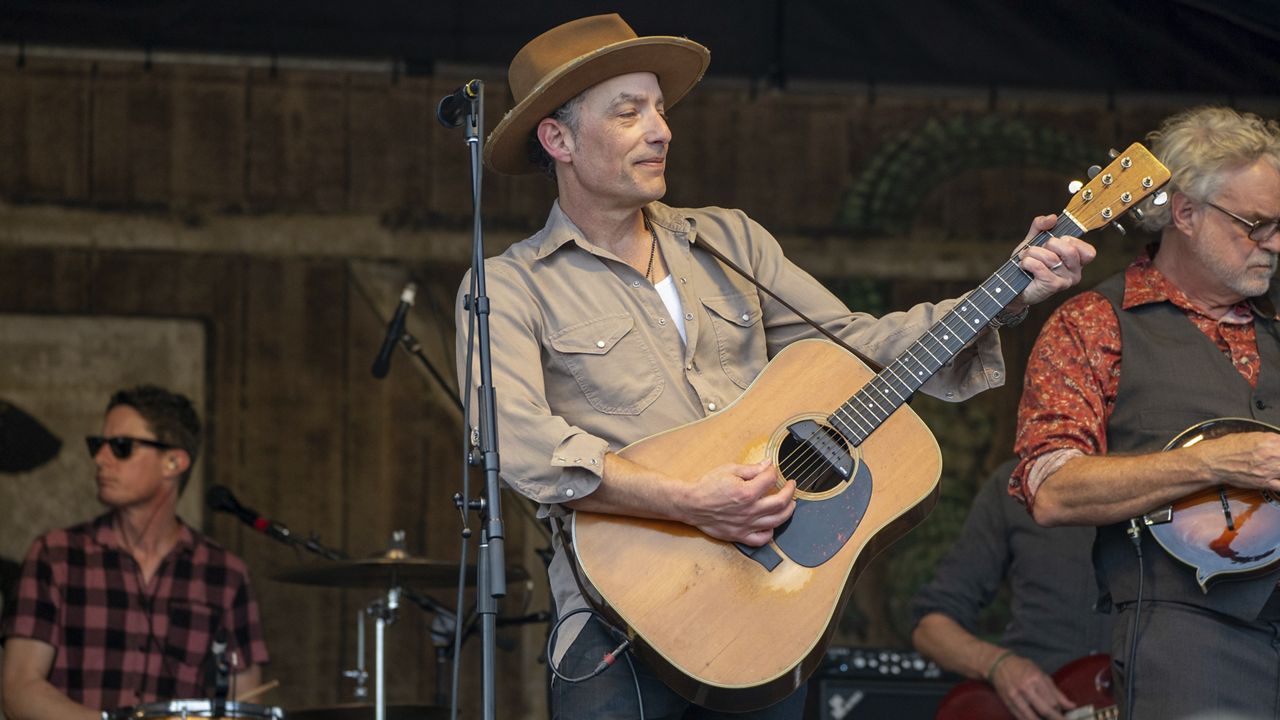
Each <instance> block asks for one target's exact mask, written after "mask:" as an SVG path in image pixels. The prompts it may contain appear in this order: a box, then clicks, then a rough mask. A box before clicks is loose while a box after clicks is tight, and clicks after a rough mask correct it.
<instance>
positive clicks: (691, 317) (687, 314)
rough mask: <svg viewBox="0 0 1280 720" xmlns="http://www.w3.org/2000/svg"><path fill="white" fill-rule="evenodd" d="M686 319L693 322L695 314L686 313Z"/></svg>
mask: <svg viewBox="0 0 1280 720" xmlns="http://www.w3.org/2000/svg"><path fill="white" fill-rule="evenodd" d="M684 319H685V320H692V319H693V313H685V314H684Z"/></svg>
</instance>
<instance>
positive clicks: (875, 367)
mask: <svg viewBox="0 0 1280 720" xmlns="http://www.w3.org/2000/svg"><path fill="white" fill-rule="evenodd" d="M690 242H692V243H693V244H695V245H697V246H699V247H701V248H702V249H703V250H706V251H707V253H708V254H710V255H711V257H713V258H715V259H717V260H719V261H720V262H721V263H723V264H724V265H725V267H727V268H729V269H730V270H732V271H734V272H736V273H738V274H739V275H741V276H742V277H744V278H746V279H747V281H748V282H750V283H751V284H752V285H755V286H756V287H757V288H760V290H761V291H762V292H764V294H765V295H768V296H769V297H771V298H773V299H774V300H777V301H778V302H779V303H782V306H783V307H785V308H786V309H788V310H790V311H791V312H793V313H795V314H796V317H798V318H800V319H801V320H803V321H805V322H806V323H808V324H809V327H811V328H813V329H814V330H817V331H818V332H820V333H822V334H823V335H824V336H826V338H827V339H828V340H830V341H831V342H833V343H835V344H836V345H839V346H840V347H842V348H844V349H845V350H848V351H849V353H850V354H852V355H853V356H854V357H856V358H858V359H859V360H861V361H862V362H863V363H865V364H866V366H867V367H869V368H871V372H875V373H878V372H880V371H881V370H883V369H884V366H883V365H881V364H880V363H878V362H876V361H875V360H872V359H871V358H869V357H867V356H866V355H863V354H862V353H860V352H858V351H857V350H855V349H854V348H853V347H852V346H851V345H849V343H846V342H845V341H843V340H841V339H840V338H838V337H836V336H835V334H833V333H832V332H831V331H829V330H827V329H826V328H824V327H822V326H821V325H819V324H818V323H816V322H814V321H813V320H810V319H809V317H808V316H807V315H805V314H804V313H802V312H800V311H799V310H797V309H795V308H794V307H792V305H791V303H789V302H787V301H786V300H783V299H782V298H780V297H778V296H777V295H776V294H774V292H773V291H772V290H770V289H769V288H767V287H765V286H764V285H762V284H761V283H760V281H758V280H756V279H755V278H753V277H751V276H750V275H748V274H747V271H745V270H743V269H742V268H740V267H738V266H737V265H736V264H735V263H734V262H733V261H732V260H730V259H729V258H727V257H725V256H724V255H723V254H722V253H721V252H720V251H719V250H717V249H715V248H714V247H712V246H711V245H710V244H709V243H708V242H707V241H706V240H703V239H702V238H698V237H696V236H695V237H694V238H693V239H692V240H691V241H690Z"/></svg>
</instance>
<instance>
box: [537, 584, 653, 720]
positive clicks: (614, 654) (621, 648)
mask: <svg viewBox="0 0 1280 720" xmlns="http://www.w3.org/2000/svg"><path fill="white" fill-rule="evenodd" d="M582 613H591V617H592V618H595V619H596V620H598V621H599V622H600V624H601V625H604V627H605V629H606V630H608V631H609V633H610V634H612V635H613V636H614V637H617V638H621V639H622V643H621V644H619V645H618V647H616V648H614V649H613V650H611V651H609V652H607V653H605V655H604V657H603V658H601V659H600V662H599V663H597V664H596V666H595V668H593V669H592V670H591V672H589V673H587V674H586V675H581V676H579V677H576V678H571V677H569V676H568V675H564V674H562V673H561V672H560V669H559V668H557V667H556V663H555V658H554V657H553V656H552V655H553V653H552V648H554V647H555V644H556V635H558V634H559V632H560V626H561V625H563V624H564V622H565V621H566V620H568V619H569V618H571V617H573V616H574V615H581V614H582ZM590 621H591V618H587V622H590ZM584 627H585V626H584ZM630 649H631V640H630V638H628V637H627V636H626V634H625V633H624V632H622V631H621V630H619V629H618V628H616V627H614V626H613V625H610V624H609V622H608V621H606V620H605V619H604V616H603V615H601V614H600V613H598V612H596V611H595V610H593V609H591V608H589V607H580V608H578V609H576V610H570V611H569V612H567V613H565V614H564V615H561V616H560V619H558V620H556V623H555V625H552V626H551V632H550V633H549V634H548V635H547V667H548V668H550V670H551V674H552V675H554V676H555V678H558V679H560V680H563V681H564V682H567V683H575V684H576V683H580V682H586V681H587V680H590V679H592V678H594V677H598V676H599V675H600V674H601V673H603V672H604V671H605V670H608V669H609V667H610V666H611V665H613V663H614V662H615V661H617V659H618V656H619V655H622V657H623V658H624V659H626V661H627V667H629V668H631V681H632V682H633V683H634V684H635V688H636V705H637V706H639V709H640V720H644V694H643V693H641V692H640V675H639V674H638V673H637V672H636V666H635V663H633V662H631V655H630V654H629V653H627V651H628V650H630ZM624 653H626V654H624Z"/></svg>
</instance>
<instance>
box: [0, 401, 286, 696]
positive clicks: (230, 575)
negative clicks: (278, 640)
mask: <svg viewBox="0 0 1280 720" xmlns="http://www.w3.org/2000/svg"><path fill="white" fill-rule="evenodd" d="M86 440H87V444H88V448H89V453H90V455H91V456H92V457H93V461H94V465H95V466H96V474H95V483H96V488H97V493H98V500H99V501H100V502H101V503H102V504H103V505H105V506H106V507H107V508H108V510H109V512H107V513H106V514H104V515H101V516H99V517H98V518H96V519H94V520H92V521H90V522H88V523H84V524H82V525H77V526H75V527H72V528H68V529H65V530H58V531H55V532H51V533H48V534H46V535H44V536H42V537H40V538H38V539H37V540H36V541H35V543H33V544H32V546H31V550H30V551H29V552H28V553H27V557H26V560H25V562H24V563H23V569H22V577H21V579H20V581H19V586H18V593H17V597H16V598H15V603H14V608H15V609H14V613H13V616H12V617H9V618H6V620H5V622H4V625H3V627H2V628H0V638H3V640H4V643H5V654H4V667H3V678H4V693H3V697H4V710H5V714H6V716H7V717H8V718H9V720H42V719H44V718H49V719H55V718H56V719H57V720H76V719H78V718H84V720H90V719H96V718H102V717H105V716H106V714H107V712H108V711H112V710H116V709H119V708H123V707H130V706H134V705H138V704H141V703H148V702H156V701H159V700H171V699H195V698H203V697H208V696H209V695H210V693H211V692H213V691H214V688H213V687H211V684H213V683H211V682H210V681H211V679H212V680H214V681H216V680H218V678H217V675H216V673H213V672H211V671H210V668H211V667H213V663H214V662H215V661H214V657H213V654H212V648H213V644H214V642H213V641H214V638H215V636H219V637H221V636H225V638H226V654H225V658H226V663H227V664H228V665H229V666H230V671H229V673H228V675H230V676H231V677H229V678H228V681H229V683H228V684H229V685H231V686H233V687H235V688H238V689H239V690H249V689H252V688H254V687H256V686H257V685H258V684H259V681H260V678H261V671H260V666H261V664H262V663H264V662H266V660H267V650H266V644H265V642H264V640H263V633H262V627H261V622H260V620H259V613H258V605H257V602H256V601H255V600H254V598H253V595H252V594H251V592H250V589H249V575H248V570H247V568H246V567H245V564H244V562H243V561H241V560H240V559H239V558H238V557H236V556H234V555H232V554H231V553H230V552H227V551H226V550H225V549H223V548H222V547H221V546H220V545H218V544H216V543H214V542H213V541H212V540H210V539H209V538H207V537H205V536H204V535H203V534H201V533H199V532H197V531H196V530H194V529H192V528H190V527H188V526H187V525H186V524H185V523H183V522H182V520H181V519H179V518H178V516H177V503H178V496H179V495H181V493H182V490H183V488H184V487H185V486H186V483H187V480H188V479H189V478H190V476H191V470H192V466H193V464H194V462H195V458H196V452H197V449H198V447H199V444H200V420H199V418H198V417H197V416H196V412H195V410H194V408H192V406H191V402H190V401H189V400H188V399H187V398H185V397H183V396H181V395H178V394H176V393H172V392H169V391H167V390H164V389H162V388H158V387H154V386H141V387H137V388H133V389H129V390H122V391H120V392H117V393H116V394H115V395H114V396H112V398H111V401H110V403H109V404H108V405H107V413H106V417H105V419H104V421H103V425H102V434H101V435H95V436H90V437H88V438H86Z"/></svg>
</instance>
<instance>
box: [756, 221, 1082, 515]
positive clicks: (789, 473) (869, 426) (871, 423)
mask: <svg viewBox="0 0 1280 720" xmlns="http://www.w3.org/2000/svg"><path fill="white" fill-rule="evenodd" d="M1074 228H1076V225H1075V223H1074V222H1071V221H1070V220H1069V219H1067V218H1066V217H1065V215H1064V216H1062V217H1060V218H1059V221H1058V223H1057V226H1055V228H1054V230H1055V231H1061V232H1066V231H1067V230H1070V229H1074ZM1049 237H1050V233H1049V232H1043V231H1042V232H1040V233H1038V234H1037V235H1035V236H1034V237H1032V238H1029V239H1027V240H1025V241H1023V242H1022V243H1021V244H1020V245H1019V246H1018V247H1017V248H1016V249H1015V250H1014V253H1013V255H1014V257H1016V255H1017V253H1018V252H1021V251H1022V250H1023V249H1025V248H1026V247H1029V246H1031V245H1043V244H1044V243H1045V242H1047V241H1048V239H1049ZM1005 273H1008V274H1013V273H1020V274H1022V276H1023V278H1024V279H1028V280H1029V279H1030V278H1029V277H1028V276H1027V274H1026V272H1025V271H1023V270H1022V268H1021V267H1020V266H1018V265H1017V264H1016V263H1015V262H1014V258H1011V259H1010V260H1008V261H1006V262H1005V264H1004V265H1002V266H1001V267H1000V268H999V269H997V270H996V272H995V273H993V274H992V276H991V277H989V278H988V279H987V280H986V281H984V282H983V283H982V284H980V285H978V287H977V288H976V289H975V290H974V291H973V292H971V293H970V294H969V295H968V296H967V297H966V298H965V299H964V300H963V301H962V302H961V304H960V305H958V306H957V308H958V309H964V308H965V305H966V304H967V305H968V306H970V307H972V308H974V309H976V310H978V313H979V318H978V320H975V321H974V324H975V325H977V326H979V327H978V329H976V330H975V331H974V332H973V334H972V335H971V336H970V337H968V338H965V337H964V335H963V334H961V333H957V332H956V331H955V328H954V327H953V326H952V325H951V324H948V320H950V319H952V318H956V317H960V315H959V313H958V312H957V309H953V310H952V311H951V312H949V313H947V314H946V315H944V316H943V317H942V318H941V319H940V320H939V322H938V323H937V325H935V327H934V328H930V329H929V330H928V331H926V332H925V334H924V336H922V337H921V339H920V340H917V341H916V342H915V343H913V344H912V346H910V347H909V348H908V349H907V351H906V352H904V353H903V354H902V355H901V356H899V357H898V358H897V359H895V360H894V361H893V362H891V363H890V364H889V365H888V366H886V367H885V369H884V370H882V371H881V372H880V373H879V374H877V375H876V376H874V377H873V378H872V379H871V380H869V381H868V382H867V383H866V384H865V385H863V387H862V388H860V389H859V390H858V392H857V393H856V394H855V395H854V397H853V398H851V399H850V401H849V402H846V403H845V404H844V405H842V406H840V407H839V408H837V409H836V411H835V412H834V413H832V415H831V418H834V419H837V420H843V421H845V424H846V425H857V426H858V427H857V428H856V429H857V431H858V433H860V434H862V435H863V440H865V439H866V438H867V437H869V436H870V434H871V433H872V432H874V431H875V430H876V429H878V428H879V426H880V425H881V424H883V423H884V422H885V421H886V420H887V419H888V418H889V417H890V416H891V415H892V414H893V413H894V412H896V411H897V409H898V408H899V407H901V406H902V405H903V404H905V403H906V400H907V396H904V395H903V394H902V392H901V391H900V390H899V389H898V388H897V387H895V386H894V385H893V382H892V381H893V380H896V381H897V382H898V384H899V385H900V386H901V387H902V388H903V389H906V390H908V396H909V395H910V394H911V393H912V392H914V390H913V389H911V386H910V385H909V384H908V383H907V382H906V381H904V380H903V379H902V376H901V375H899V374H898V372H897V370H895V369H894V366H895V365H899V366H901V367H902V369H903V370H904V371H905V370H907V367H906V364H905V362H904V360H903V358H907V357H910V358H911V359H912V360H915V362H916V363H917V364H918V365H919V366H920V369H921V370H922V371H923V372H920V371H918V374H920V375H921V376H922V377H924V380H925V381H927V380H928V378H929V377H932V375H933V374H934V373H936V372H937V370H938V369H940V368H941V366H942V365H943V364H944V362H942V360H941V359H940V358H939V357H938V356H937V355H935V354H934V353H933V351H932V350H930V349H929V347H928V345H927V343H926V341H927V340H928V339H932V340H934V341H935V342H936V343H937V344H938V345H939V346H941V349H942V350H945V351H946V352H944V353H943V354H944V356H950V357H954V355H955V354H956V353H958V352H959V350H960V349H963V347H964V345H966V344H967V343H968V342H969V341H970V340H972V339H973V337H974V336H976V335H977V334H978V332H981V326H983V325H985V322H983V321H984V320H985V321H987V322H989V321H990V318H991V317H994V316H995V315H996V314H997V313H999V311H1000V310H1001V309H1003V308H1004V307H1005V306H1006V305H1007V304H1008V303H1002V302H1001V301H1000V300H999V299H997V298H996V297H995V295H993V294H992V291H991V290H990V289H988V285H992V286H994V285H995V283H996V282H998V283H999V284H1001V285H1003V286H1004V288H1007V289H1008V290H1010V291H1011V292H1012V291H1013V290H1014V289H1015V288H1014V286H1013V285H1012V283H1011V281H1012V280H1013V278H1006V277H1005V275H1004V274H1005ZM1004 288H998V287H996V288H995V290H996V292H1002V291H1003V289H1004ZM979 291H981V293H982V294H983V295H986V296H987V299H988V300H989V302H990V305H991V306H994V308H993V307H990V306H987V307H983V306H984V305H986V304H987V301H984V300H982V298H981V296H979V297H978V298H977V299H976V300H975V299H974V296H975V295H977V293H978V292H979ZM1010 302H1012V298H1010ZM983 315H986V316H987V317H985V318H983V317H982V316H983ZM939 326H940V327H941V328H942V329H944V330H946V332H947V335H944V336H943V337H941V338H939V337H937V336H936V335H935V334H934V330H935V328H937V327H939ZM964 327H965V328H966V331H965V334H968V331H969V329H970V328H969V324H968V323H965V324H964ZM953 336H954V337H955V338H956V339H957V340H963V342H961V343H960V344H959V346H958V347H957V348H956V349H955V350H953V349H951V348H950V347H948V346H947V343H946V341H947V340H950V339H951V337H953ZM916 346H919V347H921V348H922V349H924V350H925V352H926V353H928V354H929V356H930V357H932V358H933V360H934V361H935V363H936V365H937V367H935V368H933V369H930V368H929V366H928V365H926V364H925V363H923V362H921V361H920V360H919V358H918V357H916V355H915V353H914V352H912V351H913V349H914V348H915V347H916ZM890 376H892V377H890ZM877 380H879V381H881V383H880V384H879V385H877V384H876V381H877ZM923 382H924V381H921V384H923ZM885 387H887V388H888V391H889V392H886V390H885ZM917 388H918V386H917ZM870 391H875V392H876V393H879V395H880V398H881V399H880V400H877V399H876V398H875V397H874V396H872V395H871V394H870ZM890 392H892V394H893V395H895V396H897V398H896V400H895V398H894V397H892V396H891V395H890V394H889V393H890ZM859 397H861V398H862V403H861V404H862V405H864V406H865V407H866V408H867V409H868V410H871V411H872V415H871V418H868V417H867V416H866V415H864V414H863V412H862V410H861V409H860V408H858V407H857V406H856V405H853V404H852V401H853V400H857V399H858V398H859ZM855 416H856V419H857V420H860V421H861V423H854V422H850V421H853V420H855ZM863 425H865V427H863ZM833 429H834V428H833ZM819 432H821V433H823V434H825V432H826V430H825V427H824V426H819V429H818V430H817V431H815V432H811V433H810V435H809V436H808V438H807V439H809V440H813V438H814V437H816V435H817V433H819ZM835 432H836V434H837V435H840V436H841V437H842V438H843V434H842V433H840V432H839V430H838V429H836V430H835ZM797 458H800V460H798V462H801V465H800V466H799V467H795V466H794V463H793V464H792V466H791V467H788V461H797ZM824 462H825V460H824V458H823V457H822V456H821V454H820V453H818V452H817V451H813V452H807V451H805V450H804V448H803V446H802V445H800V444H797V447H796V449H794V450H792V451H791V453H790V454H789V455H788V456H787V457H785V458H782V459H780V461H779V470H780V471H781V472H782V476H783V478H785V479H792V480H796V487H797V488H798V489H801V490H809V489H812V488H813V487H815V486H816V485H817V484H818V483H819V482H820V481H821V480H822V476H823V474H824V473H823V472H822V469H821V466H822V465H823V463H824Z"/></svg>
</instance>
